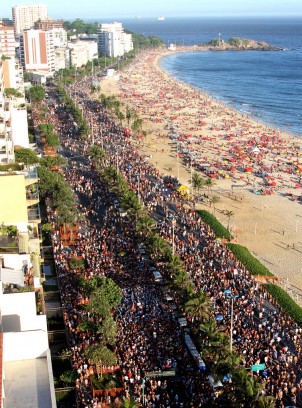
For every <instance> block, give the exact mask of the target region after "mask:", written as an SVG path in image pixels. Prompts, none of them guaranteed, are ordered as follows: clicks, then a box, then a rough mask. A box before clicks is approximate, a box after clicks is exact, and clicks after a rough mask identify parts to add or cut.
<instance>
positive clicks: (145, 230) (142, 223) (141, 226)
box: [136, 215, 156, 237]
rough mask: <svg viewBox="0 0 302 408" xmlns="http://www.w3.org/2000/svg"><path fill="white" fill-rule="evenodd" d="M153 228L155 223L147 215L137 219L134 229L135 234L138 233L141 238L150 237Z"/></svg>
mask: <svg viewBox="0 0 302 408" xmlns="http://www.w3.org/2000/svg"><path fill="white" fill-rule="evenodd" d="M155 226H156V221H155V220H154V219H153V218H151V217H149V216H148V215H142V216H140V217H138V219H137V223H136V229H137V232H138V233H140V234H141V235H142V236H143V237H148V236H150V235H151V234H152V232H153V231H154V228H155Z"/></svg>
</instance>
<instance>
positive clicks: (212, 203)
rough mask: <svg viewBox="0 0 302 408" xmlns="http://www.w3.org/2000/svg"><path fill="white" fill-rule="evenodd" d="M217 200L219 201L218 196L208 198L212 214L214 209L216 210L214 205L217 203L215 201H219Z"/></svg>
mask: <svg viewBox="0 0 302 408" xmlns="http://www.w3.org/2000/svg"><path fill="white" fill-rule="evenodd" d="M219 201H220V198H219V197H218V196H215V195H214V196H212V197H211V198H210V205H213V210H214V215H215V210H216V207H215V205H216V204H217V203H219Z"/></svg>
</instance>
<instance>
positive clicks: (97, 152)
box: [88, 145, 106, 163]
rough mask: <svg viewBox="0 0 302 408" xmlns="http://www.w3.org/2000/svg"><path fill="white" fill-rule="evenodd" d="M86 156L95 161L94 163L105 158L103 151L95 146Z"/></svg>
mask: <svg viewBox="0 0 302 408" xmlns="http://www.w3.org/2000/svg"><path fill="white" fill-rule="evenodd" d="M88 154H89V156H90V157H91V159H92V161H95V162H96V163H99V162H100V161H103V160H104V158H105V157H106V153H105V152H104V150H102V149H101V148H100V147H99V146H97V145H93V146H91V147H90V149H89V152H88Z"/></svg>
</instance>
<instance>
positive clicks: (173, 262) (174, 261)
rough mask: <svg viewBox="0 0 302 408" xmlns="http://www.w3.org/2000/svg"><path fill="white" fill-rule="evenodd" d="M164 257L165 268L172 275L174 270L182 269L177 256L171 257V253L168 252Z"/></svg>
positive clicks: (181, 263)
mask: <svg viewBox="0 0 302 408" xmlns="http://www.w3.org/2000/svg"><path fill="white" fill-rule="evenodd" d="M166 255H167V257H166V258H165V260H166V267H167V268H168V270H170V271H171V272H172V274H173V272H174V271H175V270H177V269H181V268H183V261H182V260H181V259H180V257H179V255H173V254H172V251H169V252H168V254H166Z"/></svg>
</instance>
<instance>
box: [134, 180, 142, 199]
mask: <svg viewBox="0 0 302 408" xmlns="http://www.w3.org/2000/svg"><path fill="white" fill-rule="evenodd" d="M135 176H136V177H137V198H138V203H139V204H140V203H141V193H140V176H141V175H140V173H138V174H135Z"/></svg>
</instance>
